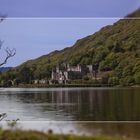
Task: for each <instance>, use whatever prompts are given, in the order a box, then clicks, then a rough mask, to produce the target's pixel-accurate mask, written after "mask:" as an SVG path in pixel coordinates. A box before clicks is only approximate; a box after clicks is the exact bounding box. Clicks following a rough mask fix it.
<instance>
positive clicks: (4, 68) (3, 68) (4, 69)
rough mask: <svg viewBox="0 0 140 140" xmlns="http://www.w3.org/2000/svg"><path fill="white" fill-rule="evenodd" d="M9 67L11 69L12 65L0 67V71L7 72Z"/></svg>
mask: <svg viewBox="0 0 140 140" xmlns="http://www.w3.org/2000/svg"><path fill="white" fill-rule="evenodd" d="M10 69H12V67H0V72H7V71H8V70H10Z"/></svg>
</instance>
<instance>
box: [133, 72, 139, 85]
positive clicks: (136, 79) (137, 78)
mask: <svg viewBox="0 0 140 140" xmlns="http://www.w3.org/2000/svg"><path fill="white" fill-rule="evenodd" d="M134 78H135V83H136V84H140V72H138V73H136V74H135V76H134Z"/></svg>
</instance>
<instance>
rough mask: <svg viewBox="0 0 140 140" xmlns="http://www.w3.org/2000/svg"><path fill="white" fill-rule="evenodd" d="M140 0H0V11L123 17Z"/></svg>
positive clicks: (9, 13) (46, 14) (20, 15)
mask: <svg viewBox="0 0 140 140" xmlns="http://www.w3.org/2000/svg"><path fill="white" fill-rule="evenodd" d="M139 6H140V0H0V12H1V13H4V14H8V16H10V17H17V16H18V17H122V16H125V15H127V14H128V13H130V12H132V11H134V10H135V9H137V8H138V7H139Z"/></svg>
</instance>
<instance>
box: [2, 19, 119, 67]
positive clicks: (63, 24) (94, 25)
mask: <svg viewBox="0 0 140 140" xmlns="http://www.w3.org/2000/svg"><path fill="white" fill-rule="evenodd" d="M117 20H118V19H112V18H110V19H95V18H94V19H87V18H86V19H84V18H83V19H82V18H81V19H80V18H78V19H77V18H64V19H62V18H55V19H54V18H48V19H47V18H45V19H44V18H42V19H41V18H39V19H38V18H36V19H35V18H29V19H19V18H18V19H16V18H15V19H14V18H12V19H6V20H5V21H4V22H2V23H1V24H0V39H2V40H4V41H5V42H4V45H3V47H7V46H8V47H10V48H16V50H17V54H16V56H15V57H13V58H12V59H11V60H10V61H9V62H8V63H7V65H6V66H16V65H19V64H21V63H22V62H24V61H26V60H29V59H33V58H36V57H39V56H41V55H45V54H48V53H49V52H51V51H54V50H60V49H63V48H65V47H70V46H72V45H73V44H74V43H75V42H76V40H78V39H80V38H83V37H86V36H88V35H90V34H93V33H95V32H96V31H98V30H99V29H100V28H102V27H103V26H106V25H109V24H113V23H114V22H116V21H117ZM1 54H2V53H1ZM2 57H4V56H3V55H1V56H0V59H2Z"/></svg>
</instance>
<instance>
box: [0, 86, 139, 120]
mask: <svg viewBox="0 0 140 140" xmlns="http://www.w3.org/2000/svg"><path fill="white" fill-rule="evenodd" d="M0 106H1V107H2V108H0V112H7V113H8V114H9V115H10V117H12V116H14V117H15V116H16V117H20V118H21V119H22V120H42V121H48V120H54V121H56V120H57V121H58V120H59V121H64V120H66V121H73V120H74V121H140V94H139V88H129V89H127V88H126V89H115V88H112V89H98V88H97V89H94V88H89V89H86V88H85V89H84V88H83V89H78V90H77V89H71V90H69V89H59V90H58V89H57V90H55V89H53V90H48V91H47V90H43V91H29V92H27V91H26V92H25V91H24V90H23V89H21V90H19V91H18V92H17V91H16V92H15V91H14V90H13V91H1V92H0Z"/></svg>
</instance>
